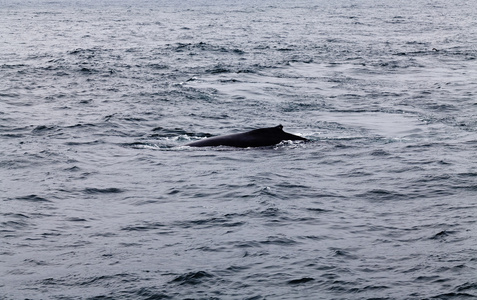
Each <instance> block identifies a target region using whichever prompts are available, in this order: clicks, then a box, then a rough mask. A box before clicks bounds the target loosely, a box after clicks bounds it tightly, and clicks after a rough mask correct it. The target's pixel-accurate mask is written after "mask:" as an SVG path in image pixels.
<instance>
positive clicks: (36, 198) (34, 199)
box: [15, 194, 51, 202]
mask: <svg viewBox="0 0 477 300" xmlns="http://www.w3.org/2000/svg"><path fill="white" fill-rule="evenodd" d="M15 200H20V201H28V202H51V200H48V199H46V198H43V197H40V196H38V195H34V194H32V195H28V196H23V197H18V198H15Z"/></svg>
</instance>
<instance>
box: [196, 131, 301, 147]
mask: <svg viewBox="0 0 477 300" xmlns="http://www.w3.org/2000/svg"><path fill="white" fill-rule="evenodd" d="M287 140H292V141H297V140H300V141H306V140H307V139H306V138H303V137H301V136H297V135H294V134H290V133H287V132H285V131H283V126H282V125H278V126H275V127H269V128H260V129H255V130H252V131H248V132H244V133H237V134H230V135H224V136H217V137H212V138H208V139H203V140H200V141H197V142H193V143H190V144H187V146H191V147H213V146H230V147H239V148H248V147H265V146H273V145H276V144H278V143H280V142H281V141H287Z"/></svg>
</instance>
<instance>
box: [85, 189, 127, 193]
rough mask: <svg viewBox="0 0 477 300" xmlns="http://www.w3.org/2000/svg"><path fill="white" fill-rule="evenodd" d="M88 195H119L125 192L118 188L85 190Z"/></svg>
mask: <svg viewBox="0 0 477 300" xmlns="http://www.w3.org/2000/svg"><path fill="white" fill-rule="evenodd" d="M84 192H85V193H86V194H119V193H124V192H125V190H122V189H118V188H104V189H100V188H86V189H84Z"/></svg>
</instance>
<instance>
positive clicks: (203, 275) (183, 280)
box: [171, 271, 214, 285]
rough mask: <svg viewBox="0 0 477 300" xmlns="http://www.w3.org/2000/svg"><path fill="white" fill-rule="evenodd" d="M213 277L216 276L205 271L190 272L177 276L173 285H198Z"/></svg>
mask: <svg viewBox="0 0 477 300" xmlns="http://www.w3.org/2000/svg"><path fill="white" fill-rule="evenodd" d="M213 277H214V275H212V274H210V273H207V272H205V271H198V272H189V273H186V274H183V275H179V276H177V277H176V278H174V279H173V280H172V281H171V283H178V284H179V285H198V284H201V283H203V282H205V281H207V280H208V279H210V278H213Z"/></svg>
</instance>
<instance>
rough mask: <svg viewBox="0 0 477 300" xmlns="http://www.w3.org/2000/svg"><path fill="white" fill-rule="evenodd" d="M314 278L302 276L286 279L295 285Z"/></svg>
mask: <svg viewBox="0 0 477 300" xmlns="http://www.w3.org/2000/svg"><path fill="white" fill-rule="evenodd" d="M314 280H315V279H314V278H311V277H303V278H300V279H292V280H290V281H288V282H287V283H288V284H293V285H295V284H302V283H307V282H310V281H314Z"/></svg>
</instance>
